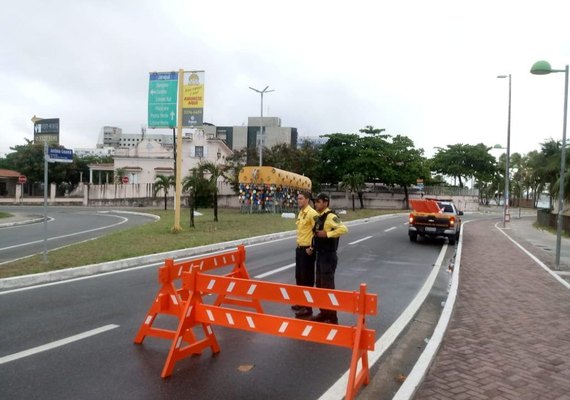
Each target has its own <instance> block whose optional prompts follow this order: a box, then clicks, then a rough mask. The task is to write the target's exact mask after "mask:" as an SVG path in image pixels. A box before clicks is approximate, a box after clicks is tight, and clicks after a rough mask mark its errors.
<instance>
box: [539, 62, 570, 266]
mask: <svg viewBox="0 0 570 400" xmlns="http://www.w3.org/2000/svg"><path fill="white" fill-rule="evenodd" d="M554 72H564V74H565V78H564V120H563V122H562V149H561V150H560V185H559V186H560V187H559V190H558V219H557V221H556V269H560V246H561V242H562V221H563V218H562V216H563V211H564V173H565V170H566V121H567V119H568V118H567V117H568V65H566V68H564V69H552V67H551V66H550V63H548V62H547V61H537V62H535V63H534V64H533V65H532V67H531V69H530V73H531V74H534V75H547V74H550V73H554Z"/></svg>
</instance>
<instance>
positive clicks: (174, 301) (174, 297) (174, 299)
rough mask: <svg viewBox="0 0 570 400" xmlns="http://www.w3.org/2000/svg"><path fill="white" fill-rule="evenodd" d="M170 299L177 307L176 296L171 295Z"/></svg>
mask: <svg viewBox="0 0 570 400" xmlns="http://www.w3.org/2000/svg"><path fill="white" fill-rule="evenodd" d="M170 298H171V299H172V302H173V303H174V304H176V305H178V299H177V298H176V295H174V294H171V295H170Z"/></svg>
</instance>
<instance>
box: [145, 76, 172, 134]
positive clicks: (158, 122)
mask: <svg viewBox="0 0 570 400" xmlns="http://www.w3.org/2000/svg"><path fill="white" fill-rule="evenodd" d="M177 97H178V73H177V72H151V73H150V80H149V84H148V127H149V128H174V127H176V116H177V114H176V111H177V107H176V100H177Z"/></svg>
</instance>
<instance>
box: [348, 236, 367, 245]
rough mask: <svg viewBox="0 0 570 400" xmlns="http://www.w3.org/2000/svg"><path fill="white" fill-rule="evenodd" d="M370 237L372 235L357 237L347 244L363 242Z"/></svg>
mask: <svg viewBox="0 0 570 400" xmlns="http://www.w3.org/2000/svg"><path fill="white" fill-rule="evenodd" d="M371 237H372V236H366V237H364V238H362V239H358V240H355V241H354V242H350V243H349V245H351V244H356V243H360V242H364V241H365V240H368V239H370V238H371Z"/></svg>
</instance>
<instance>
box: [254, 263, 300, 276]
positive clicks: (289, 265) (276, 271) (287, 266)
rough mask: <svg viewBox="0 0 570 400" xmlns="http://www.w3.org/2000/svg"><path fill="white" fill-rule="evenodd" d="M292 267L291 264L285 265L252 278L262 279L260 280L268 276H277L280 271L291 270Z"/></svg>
mask: <svg viewBox="0 0 570 400" xmlns="http://www.w3.org/2000/svg"><path fill="white" fill-rule="evenodd" d="M294 266H295V263H293V264H287V265H285V266H284V267H281V268H277V269H274V270H271V271H268V272H265V273H263V274H259V275H256V276H254V278H255V279H262V278H265V277H268V276H270V275H273V274H277V273H279V272H281V271H285V270H286V269H289V268H292V267H294Z"/></svg>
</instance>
